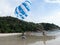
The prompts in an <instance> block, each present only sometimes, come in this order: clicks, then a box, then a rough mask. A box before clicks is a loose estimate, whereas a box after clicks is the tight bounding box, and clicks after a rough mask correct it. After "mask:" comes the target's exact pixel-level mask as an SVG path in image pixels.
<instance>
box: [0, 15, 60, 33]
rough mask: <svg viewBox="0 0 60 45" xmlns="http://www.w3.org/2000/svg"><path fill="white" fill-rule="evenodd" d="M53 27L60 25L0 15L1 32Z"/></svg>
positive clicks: (39, 29) (56, 27) (40, 29)
mask: <svg viewBox="0 0 60 45" xmlns="http://www.w3.org/2000/svg"><path fill="white" fill-rule="evenodd" d="M53 29H60V27H59V26H57V25H55V24H50V23H33V22H27V21H23V20H19V19H17V18H14V17H10V16H9V17H0V33H19V32H28V31H33V32H37V31H42V30H46V31H48V30H53Z"/></svg>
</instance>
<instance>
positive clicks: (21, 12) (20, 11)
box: [15, 0, 31, 19]
mask: <svg viewBox="0 0 60 45" xmlns="http://www.w3.org/2000/svg"><path fill="white" fill-rule="evenodd" d="M30 5H31V2H30V1H29V0H26V1H25V2H23V3H22V4H21V5H19V6H18V7H16V8H15V14H16V15H17V17H20V18H22V19H24V18H25V17H27V16H28V15H27V12H28V11H30Z"/></svg>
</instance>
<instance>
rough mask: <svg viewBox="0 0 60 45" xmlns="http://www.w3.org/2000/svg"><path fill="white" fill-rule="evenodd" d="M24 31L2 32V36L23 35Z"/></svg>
mask: <svg viewBox="0 0 60 45" xmlns="http://www.w3.org/2000/svg"><path fill="white" fill-rule="evenodd" d="M21 34H22V33H0V37H5V36H14V35H21Z"/></svg>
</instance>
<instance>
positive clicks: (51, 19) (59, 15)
mask: <svg viewBox="0 0 60 45" xmlns="http://www.w3.org/2000/svg"><path fill="white" fill-rule="evenodd" d="M40 22H46V23H47V22H48V23H54V24H56V25H59V26H60V11H58V12H54V13H53V14H51V15H50V16H46V17H41V18H40Z"/></svg>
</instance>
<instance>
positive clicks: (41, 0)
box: [0, 0, 60, 26]
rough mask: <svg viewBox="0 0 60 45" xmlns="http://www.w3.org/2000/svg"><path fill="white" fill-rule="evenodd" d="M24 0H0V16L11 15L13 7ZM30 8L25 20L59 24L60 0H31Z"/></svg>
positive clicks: (13, 15) (12, 14)
mask: <svg viewBox="0 0 60 45" xmlns="http://www.w3.org/2000/svg"><path fill="white" fill-rule="evenodd" d="M24 1H25V0H0V17H3V16H12V17H16V15H15V14H14V10H15V8H16V7H17V6H18V5H20V4H21V3H22V2H24ZM31 2H32V4H31V10H30V12H29V14H28V17H27V18H25V19H24V20H25V21H28V22H34V23H42V22H45V23H54V24H56V25H58V26H60V0H31Z"/></svg>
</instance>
